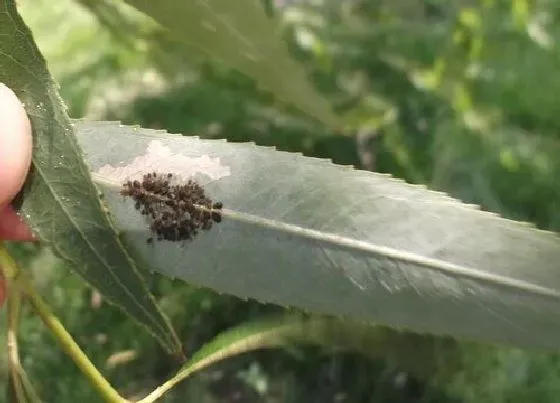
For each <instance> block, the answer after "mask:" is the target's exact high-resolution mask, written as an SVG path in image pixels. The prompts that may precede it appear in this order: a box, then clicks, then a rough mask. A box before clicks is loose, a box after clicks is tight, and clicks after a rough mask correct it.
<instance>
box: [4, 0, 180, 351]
mask: <svg viewBox="0 0 560 403" xmlns="http://www.w3.org/2000/svg"><path fill="white" fill-rule="evenodd" d="M0 82H4V83H6V84H7V85H8V86H9V87H11V88H12V89H13V90H14V91H15V92H16V94H17V95H18V97H19V98H20V99H21V100H22V102H23V103H24V104H25V108H26V111H27V113H28V115H29V117H30V119H31V122H32V126H33V140H34V148H33V167H32V172H31V174H30V175H29V177H28V180H27V183H26V186H25V189H24V192H23V199H22V204H21V206H20V207H21V211H22V213H23V214H24V215H25V218H26V220H27V222H28V223H29V224H30V225H31V227H32V228H33V230H34V232H35V233H36V234H37V235H38V236H39V238H40V239H41V240H42V241H45V242H46V243H48V244H49V245H50V246H51V247H52V249H53V250H54V251H55V253H56V254H57V255H58V256H59V257H61V258H62V259H63V260H64V261H65V262H66V263H67V264H68V265H69V267H71V268H72V269H73V270H75V271H76V272H78V273H79V274H80V275H81V276H82V277H83V278H84V279H86V280H87V281H88V282H89V283H90V284H91V285H92V286H93V287H95V288H97V289H98V290H99V291H100V292H101V293H102V294H103V295H105V296H106V297H107V298H108V299H109V300H110V301H112V302H113V303H116V304H117V305H119V306H120V307H121V308H123V309H124V310H125V311H126V312H127V313H128V314H129V315H131V316H132V317H134V318H135V319H136V320H138V321H139V322H140V323H141V324H143V325H145V326H146V327H147V329H148V330H149V331H150V332H151V333H153V334H154V336H156V337H157V338H158V339H159V341H160V342H161V344H162V346H163V347H165V348H166V349H167V350H168V351H169V352H174V353H179V352H180V350H181V346H180V343H179V342H178V340H177V338H176V336H175V334H174V332H173V329H172V328H171V326H170V324H169V323H168V321H167V320H166V319H165V317H164V316H163V314H162V313H161V312H160V311H159V309H158V307H157V305H156V304H155V301H154V299H153V298H152V297H151V295H150V293H149V292H148V290H147V288H146V286H145V284H144V282H143V280H142V278H141V277H140V275H139V273H138V272H137V270H136V268H135V266H134V263H133V261H132V260H131V259H130V258H129V256H128V254H127V253H126V251H125V249H124V248H123V246H122V244H121V242H120V241H119V239H118V237H117V233H116V232H115V230H114V229H113V227H112V226H111V224H110V222H109V220H108V218H107V216H106V214H105V213H104V212H103V211H102V208H101V204H100V203H99V199H98V197H97V193H96V189H95V187H94V186H93V184H92V182H91V179H90V177H89V174H88V171H87V168H86V166H85V164H84V162H83V158H82V155H81V152H80V149H79V147H78V144H77V143H76V140H75V137H74V134H73V132H72V127H71V125H70V121H69V118H68V116H67V114H66V110H65V107H64V105H63V103H62V100H61V99H60V97H59V96H58V92H57V88H56V85H55V83H54V81H53V80H52V78H51V77H50V75H49V73H48V71H47V67H46V64H45V61H44V60H43V58H42V56H41V54H40V52H39V50H38V49H37V47H36V46H35V43H34V42H33V38H32V36H31V33H30V31H29V30H28V28H27V27H26V26H25V25H24V23H23V21H22V20H21V18H20V17H19V15H18V14H17V10H16V7H15V4H14V2H13V1H12V0H2V1H0Z"/></svg>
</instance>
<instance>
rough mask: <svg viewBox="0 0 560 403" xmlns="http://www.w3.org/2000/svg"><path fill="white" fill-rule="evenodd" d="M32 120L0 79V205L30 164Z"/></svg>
mask: <svg viewBox="0 0 560 403" xmlns="http://www.w3.org/2000/svg"><path fill="white" fill-rule="evenodd" d="M31 147H32V140H31V124H30V122H29V119H28V118H27V114H26V113H25V109H24V108H23V105H22V104H21V102H20V101H19V99H18V98H17V97H16V95H15V94H14V93H13V92H12V90H10V89H9V88H8V87H6V86H5V85H4V84H2V83H0V209H1V208H2V206H5V205H6V204H8V203H9V202H10V201H11V200H12V199H13V198H14V196H15V195H16V194H17V192H19V190H20V189H21V187H22V185H23V182H24V181H25V177H26V175H27V171H28V170H29V166H30V164H31Z"/></svg>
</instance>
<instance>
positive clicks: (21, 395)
mask: <svg viewBox="0 0 560 403" xmlns="http://www.w3.org/2000/svg"><path fill="white" fill-rule="evenodd" d="M20 306H21V291H20V289H19V287H17V286H13V287H10V291H9V294H8V334H7V340H6V342H7V350H8V367H9V371H10V377H11V382H12V387H13V392H14V395H15V397H16V400H17V401H18V402H25V401H26V398H25V392H24V389H23V384H22V382H21V378H20V376H19V365H20V363H19V353H18V344H17V328H18V324H19V313H20Z"/></svg>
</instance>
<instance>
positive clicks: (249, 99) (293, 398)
mask: <svg viewBox="0 0 560 403" xmlns="http://www.w3.org/2000/svg"><path fill="white" fill-rule="evenodd" d="M18 5H19V8H20V11H21V13H22V14H23V17H24V19H25V21H26V23H27V24H28V25H29V26H30V27H31V29H32V31H33V33H34V35H35V39H36V41H37V42H38V44H39V47H40V49H41V50H42V52H43V53H44V55H45V57H46V58H47V61H48V63H49V67H50V69H51V72H52V74H53V75H54V76H55V78H56V79H57V80H58V82H59V83H60V86H61V93H62V96H63V98H64V99H65V101H66V102H67V105H68V108H69V112H70V115H71V117H73V118H81V117H84V118H88V119H104V120H121V121H123V122H124V123H127V124H139V125H142V126H144V127H149V128H158V129H159V128H161V129H166V130H168V131H169V132H175V133H183V134H185V135H199V136H202V137H207V138H227V139H229V140H230V141H239V142H244V141H254V142H256V143H257V144H260V145H274V146H276V147H277V148H278V149H281V150H286V151H298V152H303V153H304V154H305V155H309V156H316V157H324V158H330V159H332V160H333V161H334V162H336V163H339V164H352V165H355V166H357V167H359V168H361V169H368V170H373V171H377V172H386V173H391V174H393V175H395V176H398V177H401V178H404V179H406V180H407V181H409V182H411V183H424V184H426V185H427V186H429V187H430V188H432V189H435V190H441V191H445V192H448V193H450V194H451V195H453V196H455V197H457V198H460V199H461V200H463V201H465V202H468V203H476V204H479V205H481V206H482V208H483V209H486V210H490V211H494V212H498V213H500V214H502V215H503V216H505V217H508V218H512V219H516V220H523V221H529V222H532V223H534V224H535V225H537V226H538V227H540V228H542V229H547V230H554V231H557V230H559V229H560V206H559V202H560V186H559V185H560V164H559V161H560V158H558V156H559V155H560V136H559V134H558V131H559V129H560V118H559V117H558V116H559V112H560V102H557V100H556V94H558V93H560V75H559V74H557V73H558V72H559V71H560V47H559V46H558V43H557V41H558V40H559V39H560V24H558V22H559V19H560V1H555V0H533V1H528V0H512V1H505V0H472V1H471V0H458V1H454V2H449V1H444V0H424V1H410V0H377V1H373V0H345V1H343V0H331V1H329V0H299V1H298V0H291V1H288V0H283V1H280V0H276V1H272V0H269V1H266V4H265V6H266V7H267V9H268V11H269V12H271V13H275V14H277V15H278V16H279V17H280V18H281V20H282V21H283V22H284V24H283V31H282V33H283V35H284V37H285V39H286V41H287V42H288V44H289V46H290V49H291V51H292V54H293V56H294V57H295V58H296V59H298V60H299V61H301V63H302V64H303V66H304V68H305V69H306V71H307V73H308V75H309V77H310V79H311V80H313V82H314V83H315V85H316V87H317V88H318V90H319V91H320V92H321V93H322V94H323V95H324V96H325V97H327V98H328V99H329V100H330V101H331V103H332V104H333V106H334V108H335V109H336V111H337V112H338V113H339V115H340V116H341V119H342V122H343V123H344V124H343V125H342V126H341V127H340V128H339V129H338V130H336V132H333V131H331V130H328V129H327V128H325V127H323V126H321V125H320V124H318V123H317V122H314V121H313V120H311V119H309V118H307V117H305V116H303V115H301V114H299V113H297V112H294V111H293V110H291V109H290V108H289V107H286V106H285V105H282V104H279V103H277V102H275V101H274V100H273V98H272V97H271V95H270V94H266V93H262V92H259V91H258V90H257V87H256V85H255V83H254V82H252V81H251V80H250V79H249V78H247V77H245V76H243V75H241V74H239V73H237V72H235V71H231V70H230V69H228V68H227V66H224V65H223V64H220V63H218V62H215V61H212V60H210V59H208V58H207V57H206V56H205V55H204V54H201V53H200V52H199V51H198V50H197V49H196V48H192V49H190V48H186V47H185V46H184V45H183V44H178V43H176V42H174V40H173V39H171V38H170V37H168V36H167V34H166V33H165V32H164V31H162V30H161V29H160V28H158V27H157V26H156V25H155V24H154V23H153V22H152V21H150V20H148V19H146V18H145V17H143V16H142V15H140V14H138V13H137V12H135V11H134V10H133V9H131V8H129V7H127V6H125V5H123V4H121V2H117V1H110V0H58V1H56V2H52V1H47V0H33V1H31V0H21V1H19V2H18ZM557 76H558V78H557ZM11 248H12V250H13V251H14V253H15V254H16V255H17V256H18V258H19V259H20V261H21V262H23V263H24V264H25V265H26V266H28V267H30V269H31V270H33V271H34V278H35V279H36V282H37V283H38V285H39V286H40V287H41V290H42V293H43V294H44V295H45V297H46V298H47V300H48V301H49V302H50V303H52V304H53V306H54V307H55V309H56V311H57V314H58V315H59V316H60V318H61V320H62V322H63V323H64V324H65V325H66V326H67V328H68V330H69V331H70V332H71V333H72V334H73V335H74V336H75V337H76V339H77V340H78V342H79V343H80V344H81V345H82V346H83V347H84V349H85V350H86V352H87V353H88V354H89V355H90V356H91V357H92V359H93V361H94V362H95V363H96V364H97V365H99V367H100V369H101V370H102V371H103V372H104V373H105V374H107V376H108V377H109V378H110V380H111V382H112V383H113V384H114V385H115V386H116V387H118V388H119V390H120V391H122V393H123V394H124V396H126V397H128V398H130V399H133V398H134V397H135V396H136V397H141V396H143V395H145V394H146V393H147V392H149V391H150V390H151V389H153V388H154V387H156V386H158V385H159V384H160V383H161V382H163V381H164V380H165V379H167V378H168V377H169V376H170V375H171V374H172V373H173V372H174V371H175V370H176V369H177V362H174V361H173V360H172V359H171V358H169V357H167V356H166V355H165V354H164V353H163V351H161V349H160V348H159V346H158V345H157V344H156V343H155V342H154V340H152V339H151V338H150V336H149V335H148V334H146V333H145V332H143V331H142V330H141V329H140V328H139V327H138V326H137V325H136V324H134V323H132V322H131V321H130V320H128V319H127V318H126V317H125V316H124V315H123V314H122V313H121V312H120V311H118V310H117V309H115V308H113V307H111V306H109V305H107V304H105V303H103V301H102V299H101V298H100V297H99V295H97V294H96V293H95V292H93V291H92V290H90V289H89V288H88V287H86V286H85V285H84V284H83V282H82V281H81V280H80V279H79V278H77V277H76V276H74V275H73V274H71V273H69V272H68V270H67V269H65V268H64V267H63V265H61V264H60V263H59V262H57V261H56V260H55V259H54V258H53V257H52V256H51V255H50V254H49V252H48V251H46V250H44V249H42V248H40V247H38V246H29V245H25V246H21V245H11ZM528 269H530V268H528ZM149 282H150V286H151V288H152V290H153V292H154V293H155V295H156V296H157V298H158V300H159V302H160V304H161V306H162V308H163V309H164V311H165V312H166V313H167V314H168V315H169V316H170V317H171V319H172V322H173V324H174V325H175V326H176V328H177V331H178V332H179V333H180V336H181V340H182V341H183V342H184V343H185V346H186V348H187V350H188V351H190V352H192V351H194V350H196V349H197V348H199V347H200V346H201V345H202V344H203V343H204V342H206V341H208V340H210V339H211V338H212V337H213V336H215V335H216V334H218V333H219V332H220V331H223V330H225V329H227V328H228V327H230V326H233V325H236V324H240V323H243V322H245V321H247V320H250V319H254V318H258V317H261V316H263V315H267V314H269V313H278V312H282V309H281V308H279V307H275V306H271V305H262V304H258V303H256V302H252V301H242V300H239V299H236V298H233V297H228V296H224V295H217V294H215V293H214V292H212V291H210V290H206V289H199V288H194V287H191V286H188V285H185V284H182V283H180V282H173V281H171V280H168V279H165V278H159V277H153V278H150V279H149ZM26 313H28V314H29V315H27V316H26V317H25V318H24V320H23V323H22V327H21V336H22V337H21V350H22V353H23V357H22V359H23V365H24V367H25V368H26V370H27V371H28V374H29V375H30V377H31V378H32V380H33V381H34V382H35V384H36V386H37V388H38V389H39V391H40V394H41V395H42V397H43V398H44V400H45V401H48V402H60V403H70V402H75V401H83V402H95V401H99V399H98V397H97V395H96V394H95V393H94V391H93V390H92V389H91V387H90V386H89V384H87V382H86V381H85V380H84V379H83V378H82V376H81V375H80V373H79V372H78V370H77V368H76V367H75V366H74V364H73V363H72V362H71V361H70V359H69V358H67V357H66V356H64V354H63V353H62V352H61V351H60V350H59V349H58V347H57V346H56V345H55V343H54V342H53V340H52V338H51V337H50V335H49V334H48V333H47V332H46V331H45V330H44V329H43V327H42V325H41V323H40V322H39V321H38V320H37V319H36V318H35V317H33V316H32V315H31V314H30V312H26ZM2 315H4V313H2ZM2 322H5V318H4V317H2ZM378 331H379V332H380V333H382V334H383V335H384V337H385V340H386V342H385V343H383V345H380V346H371V354H367V356H365V355H363V354H357V353H351V352H345V351H341V350H340V349H334V348H327V347H309V346H307V347H302V346H295V345H294V346H290V347H287V348H284V349H281V350H275V351H265V352H258V353H250V354H245V355H243V356H240V357H236V358H233V359H230V360H228V361H226V362H224V363H221V364H218V365H215V366H213V367H212V368H210V369H208V370H205V371H203V372H201V373H200V374H198V375H196V376H195V377H193V378H192V379H190V380H188V381H186V382H185V383H184V384H182V385H181V386H180V387H178V388H177V389H176V390H174V391H173V392H172V393H170V394H169V395H168V396H167V397H166V398H165V399H164V401H166V402H187V401H188V402H197V403H198V402H201V403H204V402H228V403H229V402H232V403H233V402H263V403H264V402H266V403H269V402H270V403H272V402H279V403H280V402H310V403H314V402H317V403H330V402H332V403H349V402H380V403H385V402H404V403H409V402H410V403H412V402H414V403H417V402H418V403H419V402H426V403H435V402H492V403H499V402H511V403H517V402H558V401H560V357H559V356H558V355H556V354H542V353H539V352H526V351H520V350H516V349H510V348H506V347H493V346H485V345H479V344H475V343H472V342H458V341H454V340H450V339H443V338H433V337H429V336H418V335H410V334H406V333H397V332H395V331H391V330H388V329H383V328H379V330H378ZM528 331H530V329H528ZM376 347H378V348H376ZM0 359H1V360H2V361H5V359H6V357H5V356H2V357H0ZM1 364H2V365H1V367H0V368H2V369H1V370H0V371H3V372H0V378H1V379H6V372H5V368H6V365H5V362H2V363H1ZM0 401H3V400H2V398H0Z"/></svg>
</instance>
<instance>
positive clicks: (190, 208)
mask: <svg viewBox="0 0 560 403" xmlns="http://www.w3.org/2000/svg"><path fill="white" fill-rule="evenodd" d="M172 180H173V174H171V173H168V174H158V173H156V172H153V173H148V174H146V175H144V177H143V178H142V181H137V180H135V181H126V182H125V183H124V184H123V188H122V190H121V195H123V196H129V197H131V198H132V199H133V200H134V201H135V205H134V207H135V208H136V210H140V212H141V213H142V215H144V216H146V217H147V218H148V220H149V222H150V230H151V231H152V232H153V233H154V234H155V236H156V238H157V239H158V240H167V241H184V240H190V239H193V238H194V237H195V236H196V234H197V233H198V231H199V230H200V229H202V230H209V229H210V228H212V224H213V223H214V222H216V223H219V222H221V221H222V214H221V211H220V210H221V209H222V203H221V202H217V203H214V202H212V200H211V199H209V198H208V197H206V195H205V194H204V188H203V187H202V186H200V185H199V184H198V183H196V182H195V181H192V180H189V181H188V182H186V183H182V184H172V183H171V182H172ZM153 240H154V239H153V237H150V238H148V239H147V242H148V243H152V242H153Z"/></svg>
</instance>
